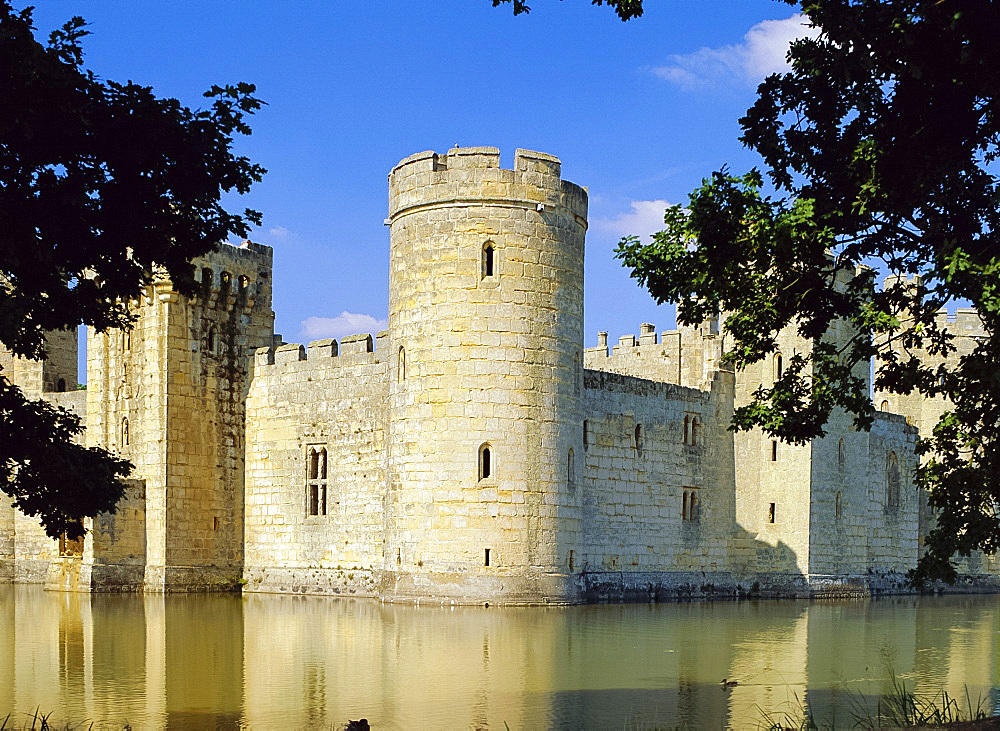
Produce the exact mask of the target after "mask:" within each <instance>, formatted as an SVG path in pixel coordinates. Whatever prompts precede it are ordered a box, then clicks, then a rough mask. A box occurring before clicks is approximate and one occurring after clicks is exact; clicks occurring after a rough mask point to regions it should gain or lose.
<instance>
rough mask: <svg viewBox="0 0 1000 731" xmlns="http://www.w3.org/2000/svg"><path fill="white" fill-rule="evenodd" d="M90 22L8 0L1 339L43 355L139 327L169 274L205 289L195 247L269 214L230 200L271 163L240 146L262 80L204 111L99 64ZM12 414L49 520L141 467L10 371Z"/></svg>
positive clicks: (223, 90) (216, 90)
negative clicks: (136, 317)
mask: <svg viewBox="0 0 1000 731" xmlns="http://www.w3.org/2000/svg"><path fill="white" fill-rule="evenodd" d="M86 34H87V31H86V28H85V23H84V21H83V20H82V19H81V18H78V17H77V18H73V19H72V20H70V21H69V22H68V23H66V24H65V25H64V26H63V27H62V28H61V29H59V30H56V31H54V32H53V33H52V34H51V35H50V37H49V40H48V43H47V45H43V44H41V43H39V42H38V41H37V40H36V39H35V37H34V28H33V26H32V24H31V9H30V8H28V9H26V10H22V11H17V10H15V9H14V8H13V7H12V5H11V4H10V2H9V0H0V68H3V69H4V73H3V74H2V75H0V98H2V99H3V100H4V101H3V104H2V105H0V219H2V220H3V222H4V225H3V227H2V229H0V344H2V345H3V346H4V347H6V348H7V349H9V350H10V351H11V352H13V353H14V354H15V355H18V356H23V357H28V358H41V357H44V353H45V346H44V332H45V331H48V330H60V329H68V328H75V327H76V326H77V325H78V324H80V323H84V324H87V325H92V326H94V327H95V328H97V330H98V331H104V330H107V329H109V328H119V327H128V326H129V325H130V323H131V315H130V314H129V307H128V303H129V300H130V299H131V298H134V297H137V296H139V294H140V293H141V292H142V290H143V288H144V287H145V286H146V285H148V284H149V283H151V282H152V281H153V280H154V278H161V277H169V279H170V281H171V282H172V284H173V286H174V287H175V288H176V289H178V290H179V291H180V292H182V293H192V292H193V291H194V286H195V285H194V270H193V267H192V265H191V263H190V261H191V259H192V258H193V257H196V256H199V255H202V254H205V253H206V252H208V251H210V250H211V249H212V248H214V246H215V245H216V244H217V242H219V241H221V240H224V239H225V238H227V237H228V236H229V235H231V234H235V235H237V236H244V235H246V233H247V231H248V226H249V223H250V222H253V223H258V224H259V222H260V215H259V214H258V213H256V212H254V211H250V210H246V211H244V213H243V214H242V215H240V214H232V213H228V212H227V211H226V210H225V209H224V208H223V207H222V205H221V202H220V198H221V196H222V195H223V193H225V192H227V191H232V190H235V191H237V192H240V193H243V192H246V191H247V190H248V189H249V187H250V185H251V184H252V183H253V182H254V181H259V180H260V179H261V176H262V174H263V173H264V170H263V169H262V168H261V167H259V166H257V165H254V164H252V163H251V162H250V161H249V160H248V159H247V158H245V157H240V156H236V155H234V154H233V152H232V144H233V137H234V135H235V134H237V133H239V134H249V133H250V129H249V127H248V125H247V122H246V117H247V115H248V114H252V113H253V112H254V111H256V110H257V109H259V108H260V106H261V102H260V101H259V100H257V99H255V98H254V97H253V92H254V87H253V85H251V84H243V83H241V84H237V85H235V86H213V87H212V88H211V89H210V90H209V91H208V92H207V93H206V95H205V96H206V97H208V98H209V99H211V100H212V101H211V104H210V107H209V108H208V109H205V110H191V109H189V108H187V107H185V106H183V105H182V104H181V103H180V102H178V101H177V100H176V99H164V98H159V97H157V96H155V95H154V94H153V92H152V90H151V89H150V88H149V87H144V86H140V85H137V84H134V83H132V82H128V83H125V84H121V83H118V82H114V81H106V80H102V79H100V78H98V77H97V76H95V74H94V73H93V72H92V71H88V70H86V69H84V68H83V49H82V46H81V40H82V38H83V37H84V36H85V35H86ZM0 414H3V425H2V427H0V428H2V429H3V437H4V438H3V439H0V471H2V472H0V489H3V490H4V491H5V492H7V493H9V494H11V495H13V496H14V497H15V498H16V504H17V506H18V507H19V508H20V509H21V510H23V511H24V512H25V513H27V514H29V515H37V516H39V517H40V519H41V520H42V523H43V525H45V527H46V531H47V532H48V533H49V534H50V535H53V536H54V535H58V534H59V533H60V532H62V531H63V530H66V531H67V533H68V534H70V535H71V537H75V536H76V535H79V531H80V528H79V522H78V519H79V518H80V517H82V516H86V515H93V514H95V513H96V512H97V511H99V510H104V509H107V508H108V507H110V506H113V505H114V503H115V501H116V500H117V498H118V497H119V496H120V494H121V491H122V490H123V487H124V486H123V483H122V482H121V481H120V480H119V479H118V478H120V477H122V476H124V475H126V474H127V473H128V471H129V468H130V466H129V465H128V463H127V462H125V461H123V460H120V459H117V458H115V457H113V456H112V455H110V454H108V453H106V452H103V451H101V450H93V449H91V450H83V449H81V448H78V447H75V446H74V445H72V444H70V443H69V439H68V437H69V436H71V435H73V434H76V433H78V432H79V424H78V422H76V421H74V420H73V419H72V417H70V416H69V415H68V414H67V413H66V412H64V411H60V410H56V409H52V408H48V407H44V406H42V405H40V404H38V403H32V402H29V401H26V400H25V399H24V397H23V395H22V394H21V393H20V391H19V390H18V389H16V388H14V387H12V386H11V385H10V383H9V381H7V380H6V378H5V376H4V375H3V374H0ZM30 439H36V441H35V442H34V443H31V442H30V441H29V440H30ZM43 444H44V445H45V450H44V452H42V451H40V448H41V445H43ZM57 467H58V469H56V468H57ZM74 491H76V492H74Z"/></svg>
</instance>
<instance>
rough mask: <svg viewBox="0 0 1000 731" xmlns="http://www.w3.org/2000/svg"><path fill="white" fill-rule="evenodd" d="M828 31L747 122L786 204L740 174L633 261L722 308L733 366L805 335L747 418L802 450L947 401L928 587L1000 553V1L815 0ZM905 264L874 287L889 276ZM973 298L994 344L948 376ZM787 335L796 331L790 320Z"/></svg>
mask: <svg viewBox="0 0 1000 731" xmlns="http://www.w3.org/2000/svg"><path fill="white" fill-rule="evenodd" d="M801 6H802V10H803V12H805V14H806V15H807V17H808V18H809V20H810V22H811V23H812V24H813V25H815V26H816V27H819V28H820V29H821V31H822V32H821V34H820V35H819V36H818V37H817V38H814V39H802V40H799V41H797V42H795V43H794V44H793V45H792V47H791V51H790V54H789V59H790V61H791V71H790V72H789V73H786V74H781V75H773V76H771V77H769V78H767V79H766V80H765V81H764V82H763V83H762V84H761V85H760V87H759V89H758V99H757V101H756V103H755V104H754V105H753V106H752V107H751V108H750V109H749V110H748V112H747V114H746V116H745V117H743V119H741V120H740V122H741V125H742V126H743V136H742V140H743V142H744V143H745V144H747V146H749V147H751V148H752V149H754V150H756V151H757V152H759V153H760V155H761V157H762V159H763V162H764V168H763V169H764V172H765V173H766V175H767V178H768V179H769V180H770V181H771V183H772V184H773V185H774V186H775V188H776V190H777V192H778V194H779V195H781V196H783V197H779V198H773V199H772V198H768V197H765V196H764V195H763V194H762V192H761V190H762V181H761V175H760V174H759V173H758V172H757V171H751V172H750V173H748V174H746V175H743V176H736V175H731V174H729V173H728V171H726V170H725V169H723V170H721V171H718V172H716V173H713V174H712V176H711V177H710V178H709V179H706V180H705V181H704V182H703V184H702V186H701V187H700V188H698V189H697V190H696V191H694V192H693V193H692V194H691V195H690V201H689V204H688V206H687V208H685V209H682V208H680V207H675V208H672V209H670V210H668V211H667V214H666V216H665V221H664V222H665V229H664V230H663V231H662V232H660V233H659V234H656V235H655V236H654V240H653V243H652V244H649V245H642V244H641V243H640V242H639V241H638V240H636V239H634V238H627V239H623V240H622V242H621V244H620V245H619V247H618V250H617V252H616V255H617V256H618V257H619V258H621V259H622V261H623V263H624V264H625V266H627V267H629V268H630V269H631V270H632V275H633V276H634V277H635V278H636V279H638V280H639V281H640V282H641V283H642V284H643V285H645V286H646V287H647V288H648V289H649V290H650V292H651V293H652V294H653V296H654V297H655V298H656V299H657V300H658V301H661V302H663V301H674V302H677V303H678V320H679V321H680V322H682V323H686V324H694V323H696V322H698V321H699V320H700V319H703V318H704V317H706V316H707V315H709V314H711V313H713V312H716V311H719V312H721V313H722V317H723V318H724V320H725V325H724V327H725V330H726V332H727V334H728V336H729V337H728V338H727V342H731V346H729V353H728V354H727V356H726V357H727V359H728V360H729V361H730V362H732V363H733V364H734V365H735V366H736V367H737V368H747V367H749V366H752V365H753V364H755V363H758V362H760V361H761V360H763V358H764V357H765V356H767V355H769V354H770V353H771V352H772V351H773V350H774V348H775V345H776V338H777V337H778V334H779V332H781V331H783V330H785V329H786V328H787V329H791V330H794V331H795V332H796V333H797V334H798V336H800V337H801V339H802V342H804V343H806V344H807V346H806V347H803V348H802V352H798V353H795V354H794V355H792V356H791V357H790V358H789V359H788V361H787V366H786V368H785V371H784V373H783V374H782V376H781V377H780V378H778V379H777V380H776V381H775V382H774V384H773V386H770V387H764V386H762V387H761V388H759V389H758V390H757V391H756V393H755V394H754V397H753V400H752V401H751V402H750V403H748V404H745V405H743V406H741V407H740V408H739V409H738V411H737V413H736V417H735V419H734V427H735V428H738V429H750V428H755V427H757V428H761V429H763V430H764V431H766V432H768V433H769V434H771V435H774V436H776V437H780V438H782V439H784V440H786V441H790V442H802V441H805V440H808V439H811V438H814V437H817V436H820V435H822V434H823V430H824V426H825V424H826V422H827V420H828V418H829V416H830V414H831V413H832V412H833V411H834V410H836V409H844V410H846V411H847V412H849V413H851V414H852V415H853V417H854V423H855V426H856V427H858V428H868V427H869V426H870V425H871V423H872V405H871V399H870V394H869V387H868V378H867V373H868V368H869V366H868V363H869V361H870V359H871V358H873V357H874V358H875V359H876V366H877V377H876V382H875V388H876V389H886V390H890V391H894V392H896V393H901V394H906V393H911V392H914V391H916V392H919V393H922V394H925V395H926V396H928V397H936V396H941V395H947V396H949V397H950V398H951V401H952V405H953V408H952V409H951V411H949V412H947V413H946V414H945V416H944V417H942V420H941V422H940V423H939V424H938V426H937V428H936V429H935V430H934V433H933V434H926V435H924V438H925V441H923V442H922V443H921V450H922V451H923V452H924V453H925V454H926V455H927V456H928V461H926V462H925V464H924V465H923V466H922V467H921V469H920V472H919V473H918V483H919V485H920V486H921V487H922V488H924V489H926V490H928V491H929V495H930V498H929V499H930V503H931V505H932V506H935V507H936V509H937V510H938V513H937V517H938V524H937V528H935V529H934V531H933V532H932V533H931V534H930V535H929V536H928V537H927V540H926V544H925V545H926V546H927V554H926V555H925V556H924V557H923V559H922V560H921V562H920V566H919V568H918V570H917V571H916V573H915V574H914V576H913V578H914V580H915V581H921V580H924V579H926V578H930V577H941V578H946V579H947V578H953V577H954V568H953V567H952V566H951V564H950V562H949V559H950V557H951V556H952V555H953V554H954V553H956V552H958V553H960V554H962V553H968V552H969V551H971V550H974V549H977V548H978V549H984V550H995V549H996V548H997V547H998V545H1000V519H998V514H997V505H1000V494H998V491H1000V434H998V430H1000V380H998V379H1000V376H998V375H997V374H1000V339H998V325H1000V240H998V234H997V232H998V231H1000V206H998V200H1000V190H998V181H997V178H996V174H995V173H996V170H995V168H994V167H993V166H991V164H992V161H994V160H995V159H997V156H998V154H1000V94H998V92H1000V44H997V43H996V38H997V35H998V32H1000V10H998V9H997V8H996V5H995V4H994V3H991V2H988V0H966V2H963V3H961V11H960V12H958V11H956V9H955V4H954V3H947V2H939V1H937V0H808V1H804V2H802V3H801ZM876 271H877V272H879V273H880V274H885V273H890V274H896V275H900V278H898V279H896V280H893V281H891V282H890V283H889V284H888V285H887V286H886V287H885V288H884V289H883V290H882V291H877V290H876V287H875V284H874V279H875V272H876ZM963 300H964V301H968V302H971V303H972V304H973V305H974V306H975V307H976V308H977V310H978V311H979V313H980V316H981V318H982V324H983V335H982V337H981V338H980V340H979V342H978V344H977V345H976V347H975V349H974V351H973V352H972V353H970V354H966V355H965V356H963V357H962V358H961V359H960V360H959V361H958V368H957V370H956V371H955V372H953V373H947V372H946V369H945V368H944V366H943V365H942V362H943V360H944V359H945V358H949V357H950V358H954V351H955V347H956V346H955V343H954V341H955V336H954V333H952V332H951V331H950V330H949V328H948V326H947V323H945V322H944V321H943V320H941V319H940V318H939V317H938V310H939V309H940V308H942V307H945V306H947V305H949V304H951V305H954V304H955V303H956V302H959V303H961V302H962V301H963ZM786 331H787V330H786Z"/></svg>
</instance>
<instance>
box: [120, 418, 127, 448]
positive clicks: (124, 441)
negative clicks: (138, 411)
mask: <svg viewBox="0 0 1000 731" xmlns="http://www.w3.org/2000/svg"><path fill="white" fill-rule="evenodd" d="M121 445H122V446H123V447H127V446H128V418H127V417H126V418H124V419H122V440H121Z"/></svg>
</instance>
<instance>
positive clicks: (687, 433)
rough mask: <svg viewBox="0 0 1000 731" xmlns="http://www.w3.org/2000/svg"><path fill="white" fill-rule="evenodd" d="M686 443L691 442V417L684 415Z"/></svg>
mask: <svg viewBox="0 0 1000 731" xmlns="http://www.w3.org/2000/svg"><path fill="white" fill-rule="evenodd" d="M684 443H685V444H690V443H691V422H690V419H689V417H687V416H685V417H684Z"/></svg>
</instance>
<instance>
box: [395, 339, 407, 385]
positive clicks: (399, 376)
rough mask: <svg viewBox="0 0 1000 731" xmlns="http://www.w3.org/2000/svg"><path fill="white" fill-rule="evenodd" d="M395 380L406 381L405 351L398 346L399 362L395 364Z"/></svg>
mask: <svg viewBox="0 0 1000 731" xmlns="http://www.w3.org/2000/svg"><path fill="white" fill-rule="evenodd" d="M396 368H397V370H396V380H397V381H400V382H402V381H405V380H406V351H405V350H403V346H402V345H401V346H399V362H398V363H397V364H396Z"/></svg>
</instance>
